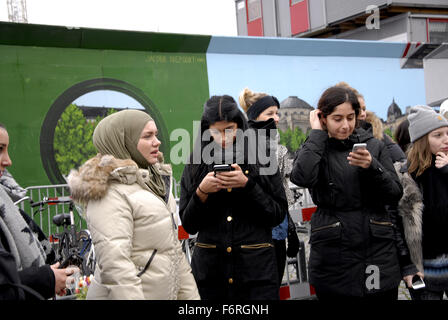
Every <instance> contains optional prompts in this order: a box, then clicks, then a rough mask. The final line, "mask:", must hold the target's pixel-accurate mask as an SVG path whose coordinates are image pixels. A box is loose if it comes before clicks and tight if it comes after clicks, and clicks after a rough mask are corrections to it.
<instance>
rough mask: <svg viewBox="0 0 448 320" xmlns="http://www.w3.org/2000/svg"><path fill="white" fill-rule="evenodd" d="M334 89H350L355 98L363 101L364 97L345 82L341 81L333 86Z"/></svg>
mask: <svg viewBox="0 0 448 320" xmlns="http://www.w3.org/2000/svg"><path fill="white" fill-rule="evenodd" d="M335 87H341V88H346V89H350V90H352V91H353V93H354V94H355V95H356V97H357V98H362V99H363V100H364V96H363V95H362V94H360V93H359V91H358V90H356V89H355V88H353V87H351V86H350V85H349V84H348V83H347V82H345V81H341V82H338V83H336V84H335Z"/></svg>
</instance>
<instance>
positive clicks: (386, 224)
mask: <svg viewBox="0 0 448 320" xmlns="http://www.w3.org/2000/svg"><path fill="white" fill-rule="evenodd" d="M370 223H372V224H376V225H379V226H389V227H393V226H394V224H393V223H392V222H388V221H376V220H373V219H370Z"/></svg>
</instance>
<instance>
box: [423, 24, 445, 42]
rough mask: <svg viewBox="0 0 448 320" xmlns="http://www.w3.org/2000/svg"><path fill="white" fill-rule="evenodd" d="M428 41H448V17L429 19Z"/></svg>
mask: <svg viewBox="0 0 448 320" xmlns="http://www.w3.org/2000/svg"><path fill="white" fill-rule="evenodd" d="M428 42H431V43H443V42H448V19H428Z"/></svg>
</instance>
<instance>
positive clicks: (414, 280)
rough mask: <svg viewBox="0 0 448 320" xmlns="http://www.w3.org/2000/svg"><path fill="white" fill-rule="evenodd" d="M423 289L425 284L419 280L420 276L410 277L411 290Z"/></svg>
mask: <svg viewBox="0 0 448 320" xmlns="http://www.w3.org/2000/svg"><path fill="white" fill-rule="evenodd" d="M424 287H425V282H424V281H423V279H422V278H420V276H418V275H415V276H414V277H412V289H414V290H418V289H422V288H424Z"/></svg>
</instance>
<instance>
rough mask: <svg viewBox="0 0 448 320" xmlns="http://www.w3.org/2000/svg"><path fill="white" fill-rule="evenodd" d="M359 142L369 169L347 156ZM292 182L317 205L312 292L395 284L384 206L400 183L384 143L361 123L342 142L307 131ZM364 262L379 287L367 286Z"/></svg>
mask: <svg viewBox="0 0 448 320" xmlns="http://www.w3.org/2000/svg"><path fill="white" fill-rule="evenodd" d="M360 142H365V143H367V149H368V150H369V152H370V154H371V156H372V163H371V165H370V167H369V168H368V169H363V168H361V167H358V166H351V165H349V163H348V160H347V156H348V154H349V152H350V151H351V149H352V146H353V144H354V143H360ZM291 181H292V182H293V183H295V184H297V185H299V186H302V187H306V188H309V189H310V191H311V195H312V198H313V202H314V203H315V204H316V205H317V207H318V209H317V211H316V213H315V214H314V215H313V217H312V219H311V237H310V244H311V253H310V264H309V268H310V282H311V284H312V285H313V286H314V287H315V288H316V291H320V292H322V293H331V294H340V295H348V296H364V295H365V294H367V293H375V292H380V291H385V290H389V289H392V288H394V287H397V286H398V285H399V283H400V281H401V274H400V267H399V263H398V255H397V248H396V233H397V230H396V228H395V224H394V221H395V217H391V213H390V212H388V211H387V210H386V208H385V207H386V205H394V204H395V205H396V204H397V202H398V201H399V200H400V197H401V195H402V187H401V185H400V182H399V180H398V177H397V175H396V173H395V170H394V166H393V164H392V161H391V159H390V155H389V153H388V152H387V150H386V147H385V145H384V143H383V142H381V141H379V140H377V139H375V138H373V136H372V134H371V133H369V132H367V131H365V130H364V129H361V128H358V129H356V130H355V132H354V133H353V134H352V135H351V136H350V137H349V138H348V139H347V140H343V141H342V140H337V139H334V138H329V137H328V134H327V132H325V131H322V130H312V131H311V133H310V135H309V137H308V139H307V140H306V142H305V143H304V145H303V146H302V148H301V149H300V150H299V151H298V153H297V155H296V159H295V161H294V166H293V171H292V173H291ZM369 266H374V267H373V268H374V269H376V267H377V268H378V269H377V270H379V273H380V278H379V283H377V285H379V288H378V289H377V288H375V287H374V288H372V287H371V286H369V288H368V286H367V285H366V280H368V281H369V280H371V279H372V278H371V277H370V276H371V275H373V274H372V271H370V270H373V269H370V268H368V267H369ZM374 284H375V283H374Z"/></svg>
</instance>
